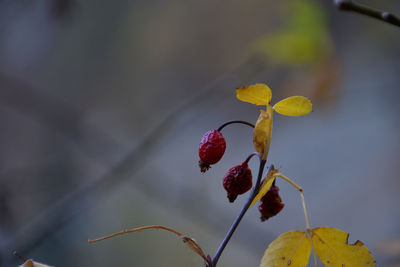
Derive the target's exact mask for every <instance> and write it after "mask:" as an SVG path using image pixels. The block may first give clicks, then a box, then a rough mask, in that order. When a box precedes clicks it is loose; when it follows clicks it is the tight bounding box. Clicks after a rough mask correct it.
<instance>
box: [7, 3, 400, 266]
mask: <svg viewBox="0 0 400 267" xmlns="http://www.w3.org/2000/svg"><path fill="white" fill-rule="evenodd" d="M363 2H364V3H366V4H370V5H373V6H376V7H379V8H381V9H385V10H390V11H392V12H394V13H397V14H400V3H399V1H396V0H392V1H389V0H385V1H372V0H370V1H367V0H366V1H363ZM378 5H379V6H378ZM399 47H400V31H399V28H396V27H395V26H391V25H389V24H385V23H382V22H380V21H376V20H374V19H371V18H367V17H363V16H360V15H357V14H351V13H343V12H340V11H338V10H337V9H336V8H335V7H334V5H333V3H332V1H328V0H325V1H310V0H307V1H306V0H298V1H296V2H295V1H291V0H286V1H270V0H263V1H259V0H254V1H239V0H234V1H209V0H203V1H177V0H163V1H157V0H156V1H127V0H120V1H94V0H87V1H80V0H37V1H26V0H17V1H11V0H1V1H0V127H1V128H0V129H1V130H0V266H17V265H19V264H21V261H20V260H19V259H17V258H16V257H14V256H13V255H12V252H13V251H14V250H16V251H18V252H19V253H20V254H21V255H23V256H24V257H26V258H33V259H35V260H36V261H39V262H43V263H46V264H49V265H53V266H204V264H203V261H202V259H201V258H200V257H198V256H197V255H196V254H194V253H193V252H192V251H190V250H189V249H188V248H187V247H186V246H185V245H184V244H183V243H182V242H181V241H180V240H179V239H178V238H177V237H176V236H174V235H172V234H171V233H168V232H163V231H157V230H149V231H145V232H140V233H136V234H131V235H126V236H121V237H116V238H113V239H110V240H107V241H103V242H100V243H96V244H88V242H87V240H88V238H94V237H98V236H101V235H105V234H110V233H112V232H116V231H119V230H122V229H126V228H132V227H137V226H142V225H148V224H162V225H166V226H169V227H173V228H175V229H176V230H178V231H180V232H183V233H185V234H188V235H190V236H192V237H193V238H195V239H196V240H197V241H198V242H199V244H200V245H201V246H202V247H203V249H204V250H205V251H206V252H207V253H209V254H211V255H213V254H214V253H215V251H216V249H217V248H218V246H219V243H220V242H221V240H222V239H223V237H224V235H225V233H226V231H227V230H228V228H229V226H230V224H231V223H232V221H233V219H234V218H235V216H236V214H237V213H238V212H239V210H240V208H241V206H242V205H243V204H244V202H245V199H246V197H247V195H246V196H242V197H240V198H239V199H238V200H237V201H236V202H235V203H234V204H230V203H228V201H227V199H226V193H225V190H224V189H223V188H222V177H223V175H224V173H225V172H226V170H228V169H229V168H230V167H232V166H233V165H237V164H239V163H241V162H242V161H243V160H244V159H245V158H246V156H247V155H248V154H249V153H251V152H252V151H253V147H252V131H251V129H250V128H248V127H246V126H242V125H232V126H230V127H228V128H226V129H224V131H223V134H224V136H225V137H226V141H227V150H226V153H225V156H224V158H223V159H222V160H221V162H220V163H219V164H218V165H215V166H213V167H212V169H211V170H210V171H209V172H207V173H206V174H201V173H200V171H199V168H198V166H197V161H198V155H197V148H198V144H199V141H200V138H201V136H202V134H203V133H204V132H206V131H207V130H209V129H215V128H217V127H218V126H219V125H220V124H222V123H223V122H225V121H228V120H234V119H239V120H247V121H249V122H253V123H254V122H255V121H256V119H257V116H258V113H259V111H258V110H259V108H258V107H256V106H253V105H250V104H247V103H243V102H240V101H238V100H237V99H236V98H235V88H237V87H242V86H244V85H249V84H251V83H255V82H262V83H266V84H268V85H269V86H270V87H271V89H272V92H273V99H272V102H273V103H276V102H277V101H279V100H280V99H282V98H284V97H288V96H291V95H304V96H307V97H309V98H310V99H311V100H312V102H313V104H314V112H313V113H311V114H309V115H307V116H304V117H298V118H291V117H284V116H281V115H278V114H276V115H275V120H274V130H273V138H272V144H271V150H270V154H269V161H268V164H272V163H273V164H275V166H281V167H282V169H281V171H282V172H283V173H284V174H285V175H287V176H288V177H291V178H293V179H294V180H295V181H296V182H297V183H298V184H300V185H301V186H303V188H304V191H305V196H306V201H307V205H308V209H309V213H310V219H311V224H312V226H314V227H317V226H330V227H337V228H340V229H342V230H344V231H346V232H349V233H350V234H351V235H350V242H354V241H356V240H357V239H360V240H362V241H363V242H364V243H365V244H366V246H367V247H368V248H369V249H370V250H371V251H372V254H373V256H374V257H375V258H376V260H377V261H378V263H377V265H378V266H386V267H389V266H390V267H394V266H397V267H398V266H400V256H399V255H400V249H399V246H400V223H399V220H400V209H399V200H400V197H399V185H400V180H399V179H400V178H399V175H398V173H399V172H400V165H399V154H400V152H399V151H400V143H399V133H400V124H399V115H400V105H399V97H400V94H399V90H398V89H399V82H400V76H399V74H400V73H399V69H400V49H399ZM250 165H251V167H252V169H253V175H255V174H256V173H255V172H256V170H257V165H256V161H254V162H253V161H252V162H251V164H250ZM278 185H279V187H280V188H281V197H282V199H283V201H284V202H285V204H286V206H285V208H284V210H283V211H282V212H281V213H280V214H279V215H278V216H276V217H274V218H271V219H270V220H268V221H266V222H264V223H261V222H260V220H259V214H258V211H257V208H256V207H253V208H252V209H251V210H250V211H249V212H248V213H247V214H246V216H245V218H244V220H243V222H242V223H241V225H240V226H239V228H238V230H237V232H236V233H235V235H234V236H233V238H232V240H231V242H230V243H229V244H228V246H227V248H226V250H225V252H224V253H223V254H222V257H221V258H220V262H219V264H218V266H221V267H224V266H258V265H259V261H260V259H261V257H262V255H263V253H264V250H265V249H266V247H267V246H268V244H269V243H270V242H271V241H272V240H273V239H275V238H276V237H277V236H278V235H280V234H282V233H284V232H287V231H289V230H294V229H304V228H305V223H304V218H303V214H302V209H301V203H300V197H299V194H298V193H297V192H296V191H295V190H294V189H293V188H291V187H290V186H288V185H287V184H285V183H284V182H281V181H279V182H278Z"/></svg>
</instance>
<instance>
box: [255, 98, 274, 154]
mask: <svg viewBox="0 0 400 267" xmlns="http://www.w3.org/2000/svg"><path fill="white" fill-rule="evenodd" d="M260 112H261V113H260V116H259V117H258V120H257V122H256V126H255V127H254V131H253V145H254V148H255V150H256V151H257V152H258V154H260V157H261V158H262V159H263V160H266V159H267V157H268V152H269V145H270V143H271V136H272V115H273V110H272V107H271V106H270V105H268V106H267V111H264V110H260Z"/></svg>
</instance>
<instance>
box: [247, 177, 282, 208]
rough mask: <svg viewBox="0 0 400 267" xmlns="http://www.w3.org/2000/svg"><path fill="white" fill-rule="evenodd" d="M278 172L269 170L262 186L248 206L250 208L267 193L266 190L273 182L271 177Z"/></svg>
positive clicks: (273, 179) (273, 178)
mask: <svg viewBox="0 0 400 267" xmlns="http://www.w3.org/2000/svg"><path fill="white" fill-rule="evenodd" d="M278 171H279V170H278V169H276V170H271V171H269V172H268V173H267V176H266V177H265V179H264V181H263V183H262V185H261V189H260V191H258V193H257V195H256V196H255V197H254V199H253V201H252V202H251V204H250V207H251V206H253V205H254V204H256V203H257V201H259V200H260V199H261V198H262V197H263V196H264V195H265V194H266V193H267V192H268V190H269V189H270V188H271V186H272V183H273V182H274V181H275V177H273V175H274V174H275V173H277V172H278Z"/></svg>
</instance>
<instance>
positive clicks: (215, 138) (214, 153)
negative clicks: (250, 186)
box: [199, 130, 226, 172]
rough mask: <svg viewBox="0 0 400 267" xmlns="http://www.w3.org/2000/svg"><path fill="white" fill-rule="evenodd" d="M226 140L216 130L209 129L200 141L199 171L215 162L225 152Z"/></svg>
mask: <svg viewBox="0 0 400 267" xmlns="http://www.w3.org/2000/svg"><path fill="white" fill-rule="evenodd" d="M225 149H226V142H225V139H224V137H223V136H222V134H221V133H220V132H219V131H217V130H209V131H208V132H206V133H205V134H204V135H203V137H202V138H201V141H200V146H199V157H200V161H199V167H200V171H201V172H205V171H207V170H208V169H209V168H210V165H211V164H215V163H217V162H218V161H219V160H220V159H221V158H222V156H223V155H224V153H225Z"/></svg>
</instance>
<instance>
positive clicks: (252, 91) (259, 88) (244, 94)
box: [236, 83, 272, 106]
mask: <svg viewBox="0 0 400 267" xmlns="http://www.w3.org/2000/svg"><path fill="white" fill-rule="evenodd" d="M236 97H237V98H238V99H239V100H241V101H244V102H248V103H251V104H254V105H257V106H266V105H268V104H269V102H270V101H271V97H272V93H271V89H269V87H268V86H267V85H265V84H262V83H257V84H253V85H250V86H246V87H242V88H238V89H236Z"/></svg>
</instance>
